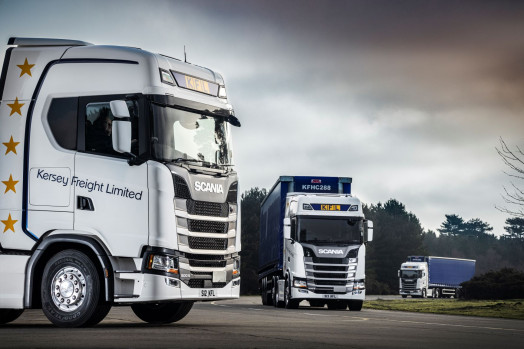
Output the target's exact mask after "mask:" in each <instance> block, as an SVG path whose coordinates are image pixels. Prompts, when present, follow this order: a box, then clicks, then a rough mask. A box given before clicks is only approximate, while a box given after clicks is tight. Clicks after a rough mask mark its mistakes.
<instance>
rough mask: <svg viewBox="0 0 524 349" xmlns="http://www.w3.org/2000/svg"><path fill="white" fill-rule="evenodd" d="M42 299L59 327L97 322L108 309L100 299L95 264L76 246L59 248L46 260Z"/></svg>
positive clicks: (45, 312) (88, 324) (44, 307)
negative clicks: (74, 248) (60, 250)
mask: <svg viewBox="0 0 524 349" xmlns="http://www.w3.org/2000/svg"><path fill="white" fill-rule="evenodd" d="M41 299H42V310H43V312H44V314H45V315H46V316H47V318H48V319H49V320H50V321H51V322H52V323H53V324H55V325H56V326H58V327H81V326H93V325H96V324H97V323H99V322H100V321H102V319H104V317H105V316H106V315H107V313H108V312H109V310H110V309H111V304H109V303H106V302H105V301H104V300H103V299H102V292H101V284H100V277H99V274H98V272H97V269H96V266H95V264H94V263H93V261H92V260H91V259H90V258H89V257H88V256H87V255H86V254H84V253H83V252H80V251H77V250H65V251H62V252H59V253H57V254H56V255H54V256H53V257H51V259H50V260H49V261H48V262H47V264H46V266H45V268H44V273H43V276H42V287H41Z"/></svg>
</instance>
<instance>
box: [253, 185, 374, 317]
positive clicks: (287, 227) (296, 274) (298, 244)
mask: <svg viewBox="0 0 524 349" xmlns="http://www.w3.org/2000/svg"><path fill="white" fill-rule="evenodd" d="M372 239H373V223H372V222H371V221H367V220H366V219H365V218H364V214H363V212H362V203H361V202H360V200H359V199H357V198H356V197H353V196H351V178H338V177H299V176H295V177H289V176H282V177H280V178H279V179H278V180H277V182H276V183H275V185H274V186H273V188H272V189H271V190H270V191H269V194H268V195H267V197H266V198H265V199H264V201H263V202H262V205H261V212H260V245H259V275H258V278H259V286H260V291H261V296H262V304H264V305H274V306H276V307H285V308H291V309H293V308H298V305H299V303H300V302H301V301H302V300H307V301H308V302H309V304H310V305H311V306H316V307H323V306H325V305H326V304H327V306H328V308H329V309H346V308H348V307H349V309H350V310H357V311H358V310H360V309H361V308H362V302H363V300H364V298H365V292H366V291H365V256H366V245H365V244H366V242H368V241H371V240H372Z"/></svg>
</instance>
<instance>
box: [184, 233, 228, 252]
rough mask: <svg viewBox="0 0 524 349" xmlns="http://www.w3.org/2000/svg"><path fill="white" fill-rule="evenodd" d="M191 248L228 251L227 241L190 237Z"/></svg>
mask: <svg viewBox="0 0 524 349" xmlns="http://www.w3.org/2000/svg"><path fill="white" fill-rule="evenodd" d="M188 239H189V247H190V248H192V249H195V250H226V249H227V239H215V238H202V237H196V236H189V237H188Z"/></svg>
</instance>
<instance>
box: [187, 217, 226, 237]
mask: <svg viewBox="0 0 524 349" xmlns="http://www.w3.org/2000/svg"><path fill="white" fill-rule="evenodd" d="M187 227H188V229H189V231H192V232H195V233H213V234H226V233H227V228H228V227H229V223H227V222H214V221H201V220H196V219H188V220H187Z"/></svg>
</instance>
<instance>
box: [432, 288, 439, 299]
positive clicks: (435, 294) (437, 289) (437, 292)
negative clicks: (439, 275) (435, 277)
mask: <svg viewBox="0 0 524 349" xmlns="http://www.w3.org/2000/svg"><path fill="white" fill-rule="evenodd" d="M433 298H440V288H436V289H434V290H433Z"/></svg>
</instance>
